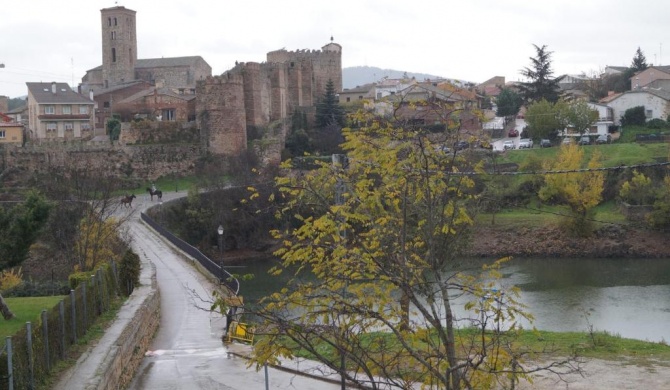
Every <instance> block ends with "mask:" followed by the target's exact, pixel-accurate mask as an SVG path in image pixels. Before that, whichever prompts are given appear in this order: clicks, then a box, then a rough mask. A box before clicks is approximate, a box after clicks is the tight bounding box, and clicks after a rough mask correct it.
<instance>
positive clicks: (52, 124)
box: [47, 122, 58, 131]
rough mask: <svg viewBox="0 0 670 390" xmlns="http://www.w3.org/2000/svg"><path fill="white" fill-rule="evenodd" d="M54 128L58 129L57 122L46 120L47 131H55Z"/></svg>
mask: <svg viewBox="0 0 670 390" xmlns="http://www.w3.org/2000/svg"><path fill="white" fill-rule="evenodd" d="M56 130H58V123H56V122H47V131H56Z"/></svg>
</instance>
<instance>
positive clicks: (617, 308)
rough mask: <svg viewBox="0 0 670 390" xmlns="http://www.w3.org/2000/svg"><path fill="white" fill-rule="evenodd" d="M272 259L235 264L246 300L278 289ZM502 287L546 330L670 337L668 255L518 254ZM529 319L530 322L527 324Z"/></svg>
mask: <svg viewBox="0 0 670 390" xmlns="http://www.w3.org/2000/svg"><path fill="white" fill-rule="evenodd" d="M269 267H270V262H268V261H265V262H264V261H255V262H253V263H250V264H249V266H248V267H246V268H243V269H237V270H235V272H236V273H239V274H254V275H255V277H254V278H253V279H252V280H250V281H246V282H242V289H241V293H242V294H243V295H244V296H245V301H247V302H252V301H254V300H255V299H257V298H258V297H259V296H262V295H265V294H268V293H270V292H272V291H276V289H278V288H279V287H280V286H281V284H282V281H281V280H280V279H279V280H278V279H275V278H272V277H270V276H268V275H267V270H268V269H269ZM501 271H502V274H503V277H502V279H501V280H500V284H501V286H503V287H507V286H511V285H516V286H517V287H519V288H520V289H521V296H520V300H521V302H522V303H524V304H525V305H527V307H528V311H529V312H530V313H532V315H533V316H534V317H535V322H534V326H535V327H536V328H538V329H540V330H548V331H561V332H564V331H577V332H586V331H588V330H589V327H590V326H592V327H593V329H594V330H597V331H607V332H609V333H611V334H615V335H620V336H621V337H625V338H634V339H640V340H649V341H667V342H670V326H668V324H670V259H514V260H512V261H510V262H509V263H507V264H505V265H504V266H503V268H502V270H501ZM525 325H529V324H525Z"/></svg>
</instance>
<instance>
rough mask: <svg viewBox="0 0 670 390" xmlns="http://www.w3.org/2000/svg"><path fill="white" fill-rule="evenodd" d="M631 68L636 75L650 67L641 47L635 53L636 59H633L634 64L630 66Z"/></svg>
mask: <svg viewBox="0 0 670 390" xmlns="http://www.w3.org/2000/svg"><path fill="white" fill-rule="evenodd" d="M630 67H631V68H632V69H633V70H634V71H635V72H634V73H637V72H642V71H643V70H645V69H647V68H648V67H649V65H648V64H647V58H646V57H645V56H644V54H643V53H642V50H640V47H639V46H638V48H637V51H636V52H635V57H633V63H632V64H631V65H630Z"/></svg>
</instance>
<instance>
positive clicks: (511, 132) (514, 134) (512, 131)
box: [507, 129, 519, 138]
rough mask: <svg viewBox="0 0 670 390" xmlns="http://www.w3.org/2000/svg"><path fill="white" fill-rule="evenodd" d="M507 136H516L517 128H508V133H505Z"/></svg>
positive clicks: (517, 133) (517, 134)
mask: <svg viewBox="0 0 670 390" xmlns="http://www.w3.org/2000/svg"><path fill="white" fill-rule="evenodd" d="M507 136H508V137H512V138H514V137H518V136H519V130H517V129H512V130H510V131H509V133H507Z"/></svg>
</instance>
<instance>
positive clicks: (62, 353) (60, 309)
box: [58, 299, 65, 360]
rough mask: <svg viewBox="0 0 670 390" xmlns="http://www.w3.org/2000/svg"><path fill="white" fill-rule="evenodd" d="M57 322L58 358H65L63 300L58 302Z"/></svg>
mask: <svg viewBox="0 0 670 390" xmlns="http://www.w3.org/2000/svg"><path fill="white" fill-rule="evenodd" d="M58 322H59V323H60V358H61V360H65V302H63V300H62V299H61V300H60V302H58Z"/></svg>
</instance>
